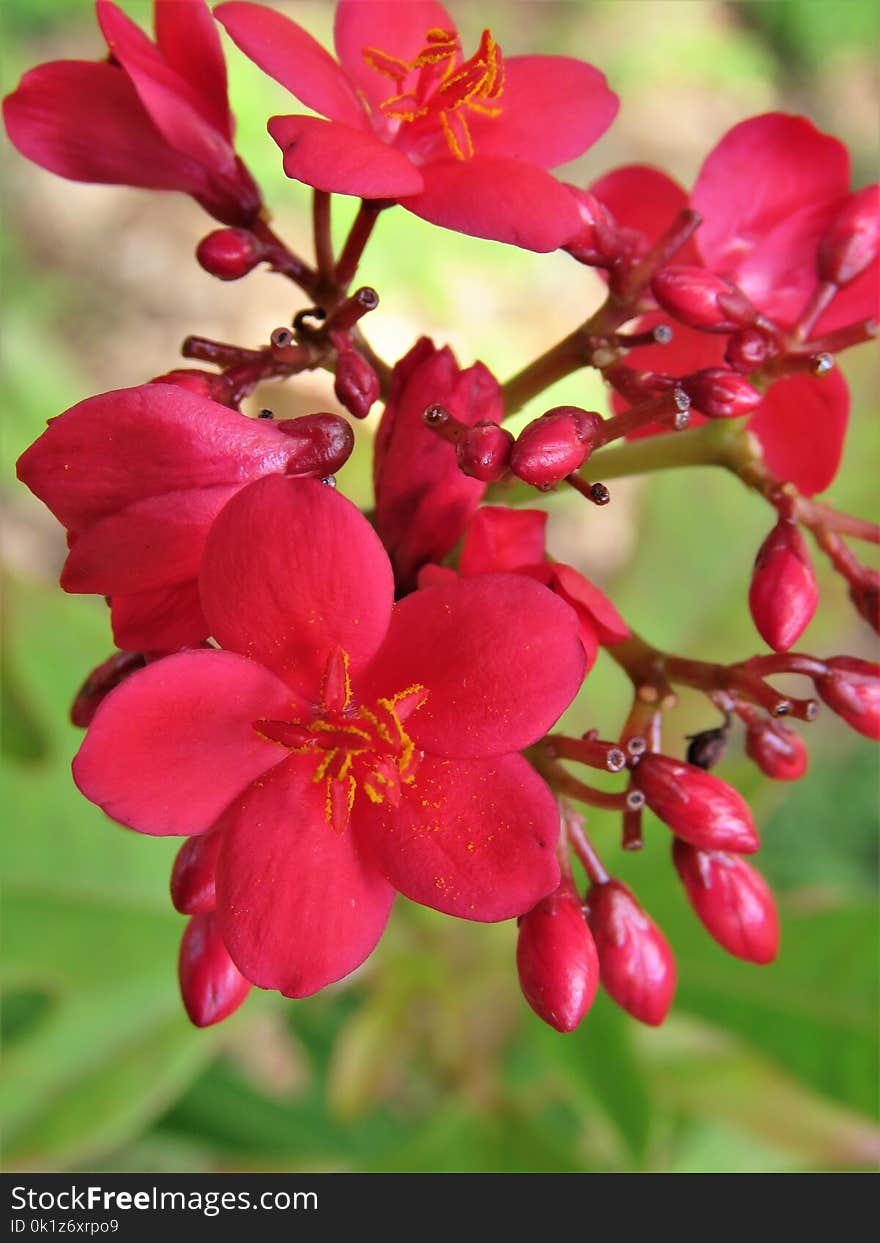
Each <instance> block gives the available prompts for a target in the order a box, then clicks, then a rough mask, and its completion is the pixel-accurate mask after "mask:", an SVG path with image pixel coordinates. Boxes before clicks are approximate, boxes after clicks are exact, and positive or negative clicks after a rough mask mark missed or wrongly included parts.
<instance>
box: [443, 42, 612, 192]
mask: <svg viewBox="0 0 880 1243" xmlns="http://www.w3.org/2000/svg"><path fill="white" fill-rule="evenodd" d="M498 104H499V105H500V108H501V114H500V116H497V117H490V116H480V115H479V114H477V115H475V116H469V117H468V125H469V128H470V131H471V136H472V138H473V142H474V147H475V149H476V150H477V151H478V152H479V154H480V155H481V156H484V155H485V156H501V157H504V158H507V159H510V160H525V161H526V162H527V163H529V164H537V165H538V167H539V168H555V167H556V165H557V164H565V163H567V162H568V161H569V160H574V159H577V157H578V156H579V155H582V154H583V153H584V151H586V150H587V148H588V147H591V146H592V145H593V143H594V142H596V140H597V139H598V138H601V137H602V135H603V134H604V133H605V131H606V129H607V128H608V126H609V125H610V124H611V122H612V121H613V120H614V118H615V116H616V115H617V110H618V108H619V106H620V101H619V100H618V98H617V96H616V95H615V94H614V92H613V91H611V90H609V88H608V83H607V82H606V80H605V75H604V74H602V73H600V72H599V70H598V69H595V68H594V67H593V66H592V65H588V64H587V63H586V61H582V60H575V59H574V58H573V57H571V56H511V57H506V58H505V60H504V90H503V92H502V94H501V98H500V99H499V100H498Z"/></svg>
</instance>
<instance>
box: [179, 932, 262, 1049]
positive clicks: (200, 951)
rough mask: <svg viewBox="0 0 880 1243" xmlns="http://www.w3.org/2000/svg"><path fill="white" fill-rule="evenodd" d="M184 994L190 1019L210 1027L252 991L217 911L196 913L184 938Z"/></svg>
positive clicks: (181, 959)
mask: <svg viewBox="0 0 880 1243" xmlns="http://www.w3.org/2000/svg"><path fill="white" fill-rule="evenodd" d="M177 965H178V978H179V980H180V995H181V997H182V998H183V1004H184V1007H185V1009H186V1012H187V1014H188V1015H189V1017H190V1021H191V1022H192V1023H194V1024H195V1026H196V1027H210V1026H211V1024H212V1023H220V1022H222V1021H223V1019H225V1018H228V1017H229V1015H230V1014H232V1012H233V1011H234V1010H237V1009H238V1007H239V1006H240V1005H241V1003H242V1002H243V1001H244V999H245V997H247V995H248V993H249V992H250V991H251V984H250V980H246V979H245V977H244V976H243V975H242V974H241V972H240V971H239V969H238V967H236V965H235V963H234V962H233V961H232V959H231V958H230V957H229V951H228V950H227V948H226V946H225V945H224V944H223V939H222V937H221V936H220V931H219V929H218V927H217V921H216V917H215V916H214V915H213V914H210V913H208V914H202V915H193V917H192V919H191V920H190V921H189V923H188V924H187V926H186V931H185V932H184V934H183V940H182V941H181V942H180V957H179V959H178V964H177Z"/></svg>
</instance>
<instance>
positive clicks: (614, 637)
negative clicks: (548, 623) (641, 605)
mask: <svg viewBox="0 0 880 1243" xmlns="http://www.w3.org/2000/svg"><path fill="white" fill-rule="evenodd" d="M550 568H551V570H552V575H551V581H550V585H551V586H552V588H553V590H554V591H556V592H558V594H559V595H560V596H562V598H563V600H565V601H566V603H568V604H570V605H571V607H572V608H573V609H574V610H575V612H576V613H578V615H582V614H583V615H584V617H585V619H586V620H587V621H588V623H589V624H590V626H591V627H592V629H593V630H594V631H595V632H596V635H597V636H598V639H599V642H600V643H604V644H608V643H620V642H621V641H622V640H623V639H628V638H629V636H630V629H629V626H628V625H627V624H626V622H625V621H624V620H623V618H622V617H621V616H620V614H619V613H618V611H617V609H616V608H615V607H614V605H613V604H612V603H611V601H610V600H609V599H608V597H607V596H606V595H605V594H604V593H603V592H601V591H600V590H599V588H598V587H597V586H596V585H595V583H591V582H590V580H589V579H588V578H585V577H584V576H583V574H579V573H578V571H577V570H575V569H574V568H573V567H572V566H570V565H560V564H554V565H552V566H551V567H550Z"/></svg>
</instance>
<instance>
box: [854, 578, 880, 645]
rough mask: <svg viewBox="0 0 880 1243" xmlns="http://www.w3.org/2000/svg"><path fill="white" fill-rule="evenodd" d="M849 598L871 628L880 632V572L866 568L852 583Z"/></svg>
mask: <svg viewBox="0 0 880 1243" xmlns="http://www.w3.org/2000/svg"><path fill="white" fill-rule="evenodd" d="M849 598H850V600H852V602H853V604H854V605H855V606H856V609H857V610H858V612H859V614H860V616H862V617H864V619H865V621H866V622H867V623H868V625H869V626H870V627H871V629H872V630H874V631H876V632H877V633H878V634H880V574H878V573H877V571H876V570H864V571H863V573H862V574H861V576H860V577H859V579H858V580H857V581H856V582H852V583H850V585H849Z"/></svg>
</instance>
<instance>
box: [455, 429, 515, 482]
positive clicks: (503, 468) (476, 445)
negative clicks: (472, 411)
mask: <svg viewBox="0 0 880 1243" xmlns="http://www.w3.org/2000/svg"><path fill="white" fill-rule="evenodd" d="M512 448H513V436H512V435H511V433H510V432H509V431H508V430H507V428H506V427H499V426H498V424H497V423H492V422H490V421H489V420H484V421H483V422H481V423H475V424H474V426H473V427H469V428H467V430H466V431H463V432H462V433H461V436H460V437H459V438H458V440H457V441H456V444H455V456H456V458H457V459H458V465H459V467H460V468H461V470H462V471H463V472H464V474H466V475H470V476H471V478H472V479H482V480H483V482H484V483H494V482H495V481H496V480H497V479H501V478H502V477H503V476H504V475H506V474H507V470H508V466H509V464H510V451H511V449H512Z"/></svg>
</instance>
